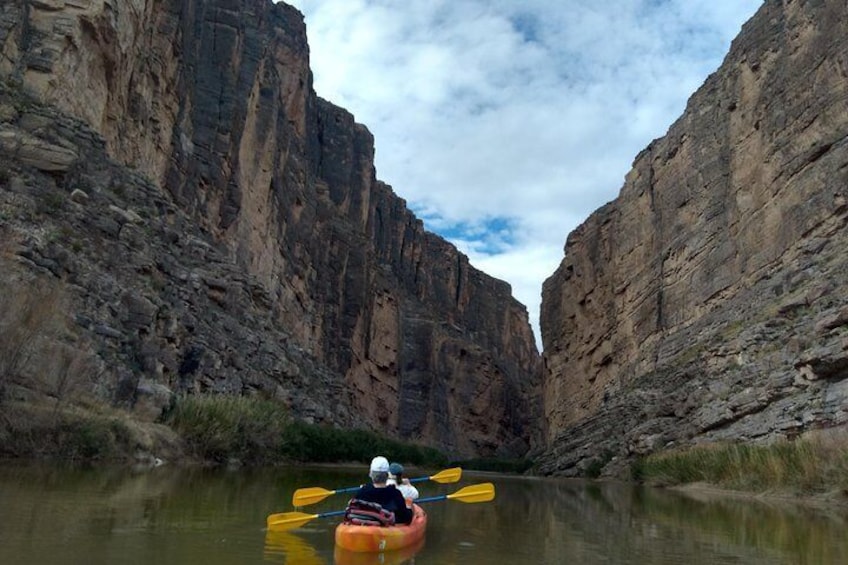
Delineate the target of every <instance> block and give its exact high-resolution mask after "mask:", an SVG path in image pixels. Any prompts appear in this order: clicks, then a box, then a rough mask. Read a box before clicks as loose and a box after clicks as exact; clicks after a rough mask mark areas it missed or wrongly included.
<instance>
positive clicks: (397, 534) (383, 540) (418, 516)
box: [336, 505, 427, 553]
mask: <svg viewBox="0 0 848 565" xmlns="http://www.w3.org/2000/svg"><path fill="white" fill-rule="evenodd" d="M412 509H413V517H412V522H410V523H409V525H401V526H387V527H382V526H355V525H353V524H339V525H338V526H337V527H336V547H341V548H343V549H346V550H348V551H355V552H369V553H376V552H381V551H396V550H398V549H403V548H405V547H410V546H413V545H416V544H418V543H419V542H420V541H421V540H423V539H424V532H425V530H426V529H427V513H426V512H424V509H423V508H421V507H420V506H417V505H415V506H413V507H412Z"/></svg>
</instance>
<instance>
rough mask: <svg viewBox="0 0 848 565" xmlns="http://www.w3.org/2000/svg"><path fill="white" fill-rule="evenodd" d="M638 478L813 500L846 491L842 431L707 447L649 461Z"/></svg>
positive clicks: (847, 449) (846, 440)
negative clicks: (805, 496) (783, 493)
mask: <svg viewBox="0 0 848 565" xmlns="http://www.w3.org/2000/svg"><path fill="white" fill-rule="evenodd" d="M635 471H636V474H637V476H638V477H639V478H641V479H643V480H646V481H650V482H654V483H659V484H665V485H679V484H687V483H700V482H704V483H709V484H713V485H717V486H720V487H723V488H728V489H734V490H743V491H753V492H764V491H789V492H793V493H797V494H815V493H823V492H828V491H832V490H841V491H848V431H847V430H846V429H844V428H843V429H839V430H835V429H834V430H826V431H819V432H816V433H812V434H809V435H807V436H805V437H803V438H799V439H797V440H795V441H791V442H790V441H778V442H775V443H773V444H771V445H751V444H740V443H733V444H710V445H704V446H698V447H694V448H691V449H687V450H677V451H671V452H665V453H659V454H655V455H651V456H649V457H647V458H645V459H644V460H642V461H641V462H640V463H639V464H638V465H637V467H636V469H635Z"/></svg>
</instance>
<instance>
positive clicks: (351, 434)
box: [164, 395, 447, 466]
mask: <svg viewBox="0 0 848 565" xmlns="http://www.w3.org/2000/svg"><path fill="white" fill-rule="evenodd" d="M164 423H166V424H168V425H170V426H171V427H172V428H173V429H174V430H175V431H176V432H177V433H178V434H179V435H180V436H181V437H182V438H183V440H184V441H185V443H186V445H187V446H188V449H189V451H190V452H191V454H192V455H194V456H195V457H198V458H200V459H203V460H206V461H212V462H226V461H229V460H231V459H238V460H240V461H242V462H244V463H247V464H251V465H256V464H273V463H289V462H293V461H297V462H309V463H335V462H349V461H363V462H365V461H370V460H371V458H372V457H374V455H376V454H383V455H385V456H387V457H389V458H390V459H392V460H396V461H403V462H405V463H409V464H413V465H433V466H438V465H444V464H445V463H446V462H447V457H445V456H444V455H443V454H442V453H441V452H439V451H437V450H435V449H432V448H428V447H423V446H419V445H415V444H411V443H404V442H400V441H396V440H392V439H388V438H385V437H382V436H379V435H377V434H375V433H372V432H369V431H365V430H350V429H340V428H334V427H330V426H322V425H316V424H308V423H305V422H300V421H296V420H293V419H291V418H290V417H289V415H288V414H287V412H286V410H285V409H284V408H283V407H282V406H281V405H280V404H278V403H275V402H273V401H270V400H262V399H259V398H252V397H244V396H230V395H192V396H183V397H180V398H178V399H176V400H175V402H174V405H173V406H172V408H171V409H170V410H169V412H168V413H167V414H166V416H165V418H164Z"/></svg>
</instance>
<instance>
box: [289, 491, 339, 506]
mask: <svg viewBox="0 0 848 565" xmlns="http://www.w3.org/2000/svg"><path fill="white" fill-rule="evenodd" d="M335 493H336V491H334V490H327V489H325V488H321V487H308V488H299V489H297V490H296V491H294V494H293V495H292V506H295V507H298V506H309V505H310V504H315V503H316V502H321V501H322V500H324V499H325V498H327V497H328V496H330V495H332V494H335Z"/></svg>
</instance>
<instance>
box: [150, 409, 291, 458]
mask: <svg viewBox="0 0 848 565" xmlns="http://www.w3.org/2000/svg"><path fill="white" fill-rule="evenodd" d="M287 421H288V417H287V415H286V412H285V411H284V410H283V409H282V407H281V406H280V405H279V404H276V403H274V402H271V401H268V400H262V399H257V398H250V397H246V396H229V395H205V396H184V397H180V398H178V399H176V401H175V402H174V404H173V406H172V407H171V409H170V410H169V411H168V413H167V414H166V416H165V423H166V424H168V425H170V426H171V427H173V428H174V430H176V432H177V433H178V434H179V435H180V436H182V438H183V440H184V441H185V442H186V445H187V446H188V449H189V451H190V452H191V454H192V455H194V456H196V457H199V458H200V459H205V460H210V461H218V462H222V461H226V460H228V459H231V458H237V459H240V460H244V461H249V462H251V463H267V462H274V461H276V460H279V459H280V458H281V456H282V448H283V432H284V430H285V427H286V423H287Z"/></svg>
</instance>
